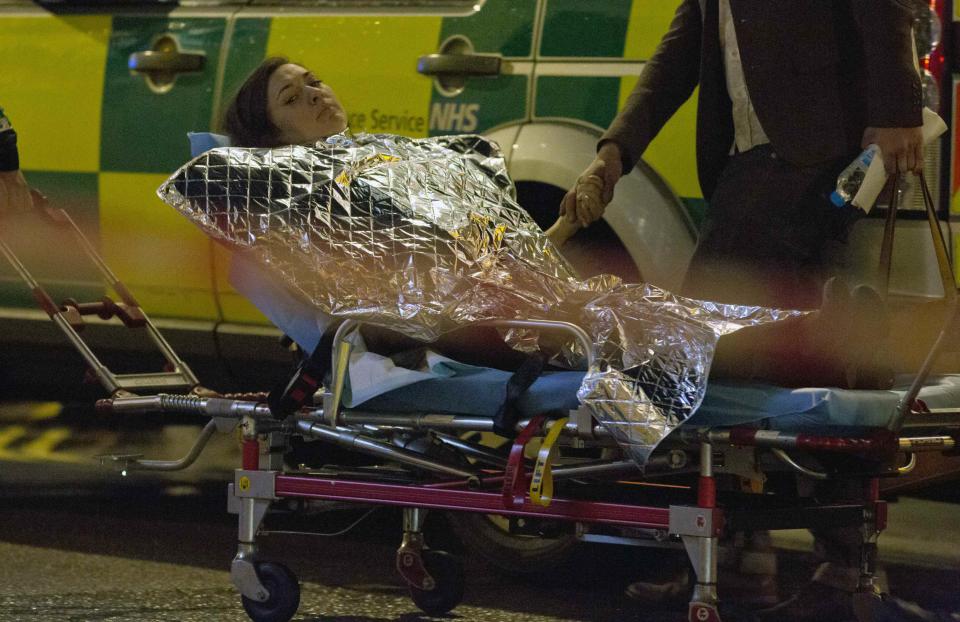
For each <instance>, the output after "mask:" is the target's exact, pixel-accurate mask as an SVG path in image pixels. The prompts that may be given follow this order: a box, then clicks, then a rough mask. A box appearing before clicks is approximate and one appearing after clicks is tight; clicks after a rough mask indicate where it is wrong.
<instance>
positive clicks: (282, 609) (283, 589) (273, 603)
mask: <svg viewBox="0 0 960 622" xmlns="http://www.w3.org/2000/svg"><path fill="white" fill-rule="evenodd" d="M256 569H257V578H258V579H260V583H262V584H263V587H265V588H267V591H268V592H270V597H269V598H267V600H265V601H263V602H258V601H256V600H253V599H252V598H247V597H246V596H241V597H240V598H241V600H243V608H244V610H245V611H246V612H247V615H248V616H250V619H251V620H253V621H254V622H288V621H289V620H290V619H291V618H293V616H294V614H295V613H297V608H298V607H299V606H300V583H299V582H297V575H295V574H293V572H292V571H291V570H290V569H289V568H287V567H286V566H284V565H283V564H275V563H272V562H259V563H258V564H257V565H256Z"/></svg>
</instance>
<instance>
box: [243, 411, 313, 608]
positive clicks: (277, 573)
mask: <svg viewBox="0 0 960 622" xmlns="http://www.w3.org/2000/svg"><path fill="white" fill-rule="evenodd" d="M245 423H249V422H245ZM243 430H244V436H243V468H242V469H237V470H236V471H235V472H234V481H233V484H231V485H230V490H229V496H228V499H229V504H230V507H229V509H230V511H232V512H235V513H237V514H238V516H239V529H238V534H237V540H238V544H237V555H236V557H234V559H233V563H232V564H231V565H230V580H231V581H232V582H233V584H234V585H235V586H236V587H237V589H238V590H239V591H240V594H241V600H242V602H243V608H244V610H245V611H246V612H247V615H248V616H250V619H251V620H254V622H287V621H288V620H290V619H291V618H293V616H294V614H296V612H297V609H298V608H299V606H300V583H299V581H298V580H297V576H296V575H295V574H294V573H293V572H291V571H290V569H289V568H287V567H286V566H284V565H283V564H278V563H274V562H267V561H261V560H260V559H259V558H258V556H257V545H256V538H257V533H258V531H259V530H260V525H261V523H262V522H263V518H264V516H265V515H266V513H267V510H269V509H270V504H271V503H273V501H274V500H276V499H277V498H278V497H277V494H276V477H277V471H274V470H271V469H270V466H271V465H272V464H273V463H274V462H275V460H274V459H273V458H275V456H274V454H275V453H278V454H279V453H280V452H281V450H282V448H280V447H276V448H275V447H274V446H273V445H272V443H271V444H269V445H268V446H269V447H270V455H269V456H264V458H265V460H261V456H260V451H259V445H260V441H259V440H258V438H257V433H256V430H255V427H254V426H250V425H245V426H244V427H243ZM270 437H271V434H266V435H264V438H265V439H266V440H269V439H270ZM261 466H263V469H262V470H261Z"/></svg>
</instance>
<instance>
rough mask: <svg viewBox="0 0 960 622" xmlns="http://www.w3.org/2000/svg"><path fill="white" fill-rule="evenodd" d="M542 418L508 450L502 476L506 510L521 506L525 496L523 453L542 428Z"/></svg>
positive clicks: (535, 420)
mask: <svg viewBox="0 0 960 622" xmlns="http://www.w3.org/2000/svg"><path fill="white" fill-rule="evenodd" d="M544 419H545V418H544V416H543V415H538V416H536V417H534V418H533V419H531V420H530V423H528V424H527V425H526V427H525V428H523V430H522V431H521V432H520V434H518V435H517V438H516V439H514V441H513V446H512V447H511V448H510V457H509V458H508V459H507V469H506V471H505V472H504V474H503V505H504V507H506V508H508V509H514V508H518V507H520V506H522V505H523V502H524V500H525V498H526V496H527V490H526V489H527V479H526V473H525V472H524V469H523V453H524V449H526V447H527V443H529V442H530V439H532V438H533V437H534V435H535V434H536V433H537V432H539V431H540V428H541V427H543V422H544Z"/></svg>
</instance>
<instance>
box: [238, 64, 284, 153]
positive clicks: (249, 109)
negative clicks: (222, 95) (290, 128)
mask: <svg viewBox="0 0 960 622" xmlns="http://www.w3.org/2000/svg"><path fill="white" fill-rule="evenodd" d="M289 62H290V61H289V60H287V59H286V58H283V57H282V56H272V57H270V58H268V59H266V60H265V61H263V62H262V63H260V65H259V66H258V67H257V68H256V69H254V70H253V73H251V74H250V75H249V76H248V77H247V79H246V81H245V82H244V83H243V86H241V87H240V89H239V90H238V91H237V94H236V95H235V96H234V97H233V101H231V102H230V107H229V108H227V114H226V115H225V117H224V119H223V129H224V131H225V132H226V133H227V135H229V136H230V140H231V142H232V143H233V145H234V146H235V147H277V146H279V145H280V136H279V135H280V128H278V127H277V126H275V125H274V124H273V123H272V122H271V121H270V115H269V114H267V86H268V85H269V84H270V76H272V75H273V72H274V71H276V70H277V69H279V68H280V67H281V66H282V65H286V64H287V63H289Z"/></svg>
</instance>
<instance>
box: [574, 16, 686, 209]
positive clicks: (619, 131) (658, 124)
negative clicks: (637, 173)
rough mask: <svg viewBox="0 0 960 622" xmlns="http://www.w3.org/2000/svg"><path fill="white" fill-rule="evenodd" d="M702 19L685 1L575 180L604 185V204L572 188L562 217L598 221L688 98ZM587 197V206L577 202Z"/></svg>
mask: <svg viewBox="0 0 960 622" xmlns="http://www.w3.org/2000/svg"><path fill="white" fill-rule="evenodd" d="M702 38H703V16H702V15H701V13H700V6H699V2H698V0H683V3H682V4H681V5H680V6H679V7H678V8H677V12H676V13H675V14H674V17H673V21H672V22H671V24H670V29H669V30H668V31H667V33H666V34H665V35H664V36H663V39H661V40H660V44H659V45H658V46H657V49H656V51H655V52H654V54H653V56H652V57H651V58H650V59H649V60H648V61H647V62H646V63H644V65H643V71H641V73H640V78H639V79H638V80H637V85H636V86H635V87H634V89H633V91H632V92H631V93H630V96H629V97H628V98H627V101H626V103H625V104H624V106H623V108H622V109H621V110H620V112H619V113H618V114H617V116H616V118H615V119H614V120H613V122H612V123H611V124H610V127H609V128H608V129H607V131H606V132H605V133H604V134H603V136H602V137H601V138H600V141H599V143H598V145H597V157H596V158H595V159H594V161H593V162H592V163H591V164H590V166H589V167H587V169H586V171H584V173H583V175H581V176H580V180H578V184H577V185H578V186H579V185H581V183H580V181H583V180H587V179H589V178H591V177H594V176H595V177H599V178H600V179H602V180H603V193H602V198H603V201H602V204H600V205H597V204H592V203H590V201H589V196H590V195H589V193H584V192H581V191H580V190H578V188H576V187H574V188H572V189H571V190H570V191H569V192H568V193H567V195H566V196H565V197H564V198H563V201H562V202H561V204H560V214H561V216H563V215H565V216H566V218H567V220H568V221H570V222H572V223H573V222H579V223H580V224H581V225H582V226H586V225H588V224H590V223H591V222H593V221H595V220H597V219H599V218H600V216H601V215H602V214H603V209H604V208H605V207H606V205H607V204H608V203H609V202H610V201H611V200H612V199H613V188H614V186H615V185H616V183H617V182H618V181H619V180H620V177H622V176H623V175H624V174H626V173H628V172H630V170H631V169H632V168H633V167H634V166H635V165H636V163H637V161H638V160H639V159H640V156H641V155H642V154H643V152H644V150H646V148H647V145H649V144H650V141H652V140H653V138H654V137H655V136H656V135H657V133H658V132H659V131H660V129H661V128H662V127H663V126H664V124H666V122H667V121H668V120H669V119H670V117H672V116H673V114H674V113H675V112H676V111H677V109H678V108H679V107H680V106H681V105H682V104H683V103H684V102H685V101H687V99H689V98H690V95H691V94H692V93H693V90H694V89H695V88H696V86H697V83H698V82H699V80H700V46H701V40H702ZM583 197H587V202H586V203H584V202H583V201H581V200H579V199H581V198H583Z"/></svg>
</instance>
